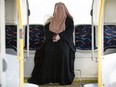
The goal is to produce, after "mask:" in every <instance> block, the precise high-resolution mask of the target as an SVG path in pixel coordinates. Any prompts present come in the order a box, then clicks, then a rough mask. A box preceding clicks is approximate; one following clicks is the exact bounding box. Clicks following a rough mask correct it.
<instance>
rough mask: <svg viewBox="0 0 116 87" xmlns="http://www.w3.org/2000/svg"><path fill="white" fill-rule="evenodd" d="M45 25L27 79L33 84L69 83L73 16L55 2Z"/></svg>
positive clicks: (70, 79) (72, 65) (72, 67)
mask: <svg viewBox="0 0 116 87" xmlns="http://www.w3.org/2000/svg"><path fill="white" fill-rule="evenodd" d="M49 21H50V22H47V23H46V25H45V37H46V39H45V43H44V46H43V47H42V48H41V50H37V51H36V54H35V67H34V69H33V72H32V77H31V78H30V79H29V80H28V81H29V82H30V83H34V84H39V85H41V84H48V83H59V84H61V85H69V84H71V83H72V81H73V79H74V77H75V74H74V60H75V46H74V43H73V30H74V25H73V18H72V16H71V15H70V14H69V12H68V10H67V8H66V6H65V5H64V4H63V3H61V2H59V3H56V4H55V9H54V13H53V17H52V18H51V19H49Z"/></svg>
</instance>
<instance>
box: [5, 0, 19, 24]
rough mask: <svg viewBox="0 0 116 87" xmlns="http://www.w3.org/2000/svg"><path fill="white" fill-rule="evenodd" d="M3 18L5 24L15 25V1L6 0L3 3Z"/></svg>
mask: <svg viewBox="0 0 116 87" xmlns="http://www.w3.org/2000/svg"><path fill="white" fill-rule="evenodd" d="M5 15H6V16H5V18H6V24H16V23H17V17H16V0H6V1H5Z"/></svg>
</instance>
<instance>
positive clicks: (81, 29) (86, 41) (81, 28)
mask: <svg viewBox="0 0 116 87" xmlns="http://www.w3.org/2000/svg"><path fill="white" fill-rule="evenodd" d="M94 29H95V28H94ZM91 30H92V27H91V25H89V24H88V25H76V26H75V45H76V49H78V50H91V49H92V44H91V43H92V39H91ZM94 31H95V30H94ZM96 48H97V47H96V43H95V32H94V49H96Z"/></svg>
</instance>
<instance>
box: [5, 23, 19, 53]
mask: <svg viewBox="0 0 116 87" xmlns="http://www.w3.org/2000/svg"><path fill="white" fill-rule="evenodd" d="M5 29H6V31H5V32H6V48H8V49H9V48H10V49H14V50H15V51H17V25H6V26H5Z"/></svg>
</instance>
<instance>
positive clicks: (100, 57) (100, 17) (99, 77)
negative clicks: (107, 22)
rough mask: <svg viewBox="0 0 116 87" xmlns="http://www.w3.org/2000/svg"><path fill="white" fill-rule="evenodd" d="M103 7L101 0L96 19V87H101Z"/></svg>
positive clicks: (102, 0)
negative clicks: (97, 18)
mask: <svg viewBox="0 0 116 87" xmlns="http://www.w3.org/2000/svg"><path fill="white" fill-rule="evenodd" d="M103 8H104V0H101V5H100V12H99V20H98V34H99V35H98V87H102V64H101V61H102V46H101V42H102V38H101V37H102V35H103V34H101V32H102V30H101V29H102V27H103V26H102V19H103Z"/></svg>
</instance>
